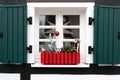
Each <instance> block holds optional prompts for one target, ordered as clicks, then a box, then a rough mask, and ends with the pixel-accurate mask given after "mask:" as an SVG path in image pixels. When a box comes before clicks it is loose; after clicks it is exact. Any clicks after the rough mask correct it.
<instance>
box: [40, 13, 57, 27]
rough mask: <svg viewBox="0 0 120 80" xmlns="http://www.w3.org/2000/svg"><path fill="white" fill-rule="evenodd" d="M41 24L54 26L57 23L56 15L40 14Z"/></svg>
mask: <svg viewBox="0 0 120 80" xmlns="http://www.w3.org/2000/svg"><path fill="white" fill-rule="evenodd" d="M39 19H40V20H39V25H42V26H45V25H46V26H54V25H55V24H56V18H55V15H40V18H39Z"/></svg>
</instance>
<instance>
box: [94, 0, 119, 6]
mask: <svg viewBox="0 0 120 80" xmlns="http://www.w3.org/2000/svg"><path fill="white" fill-rule="evenodd" d="M95 4H96V5H108V6H120V0H95Z"/></svg>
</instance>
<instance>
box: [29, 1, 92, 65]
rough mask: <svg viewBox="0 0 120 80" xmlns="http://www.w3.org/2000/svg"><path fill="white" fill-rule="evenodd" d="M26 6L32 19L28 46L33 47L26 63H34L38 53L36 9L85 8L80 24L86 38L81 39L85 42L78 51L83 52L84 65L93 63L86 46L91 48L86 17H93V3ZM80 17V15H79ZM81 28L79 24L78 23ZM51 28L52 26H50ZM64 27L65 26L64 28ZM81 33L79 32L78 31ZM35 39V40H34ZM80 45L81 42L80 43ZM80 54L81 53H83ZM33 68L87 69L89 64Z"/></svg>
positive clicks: (90, 27)
mask: <svg viewBox="0 0 120 80" xmlns="http://www.w3.org/2000/svg"><path fill="white" fill-rule="evenodd" d="M27 5H28V17H30V16H31V17H33V24H32V25H28V38H27V39H28V46H29V45H33V53H31V54H30V53H28V63H34V62H35V57H36V55H37V56H38V54H36V53H38V52H39V45H38V44H36V43H35V42H36V41H39V39H38V38H39V36H36V34H39V33H38V32H39V31H37V27H36V26H37V25H36V20H35V19H36V16H35V15H36V12H35V9H36V8H86V13H85V16H86V17H85V22H82V23H84V24H85V29H84V30H83V33H85V35H86V36H84V37H83V38H84V39H85V42H83V45H84V47H80V50H84V51H83V52H84V53H85V55H84V56H82V58H84V60H85V63H93V54H88V46H93V25H88V17H93V13H94V2H86V3H82V2H79V3H27ZM80 17H81V15H80ZM80 21H81V20H80ZM80 26H81V23H80ZM51 27H53V26H51ZM64 27H65V26H64ZM80 33H81V31H80ZM36 37H37V38H36ZM80 39H81V38H80ZM80 44H81V45H82V42H81V43H80ZM83 48H84V49H83ZM83 52H81V53H83ZM32 66H33V67H89V64H83V65H82V64H80V65H77V66H76V65H71V66H70V65H56V66H55V65H50V66H48V65H47V66H46V65H39V64H36V65H32Z"/></svg>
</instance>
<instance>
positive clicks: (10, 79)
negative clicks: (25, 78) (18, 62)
mask: <svg viewBox="0 0 120 80" xmlns="http://www.w3.org/2000/svg"><path fill="white" fill-rule="evenodd" d="M0 80H20V74H5V73H4V74H3V73H0Z"/></svg>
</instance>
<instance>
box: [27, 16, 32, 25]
mask: <svg viewBox="0 0 120 80" xmlns="http://www.w3.org/2000/svg"><path fill="white" fill-rule="evenodd" d="M27 21H28V22H29V24H30V25H32V17H29V18H27Z"/></svg>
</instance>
